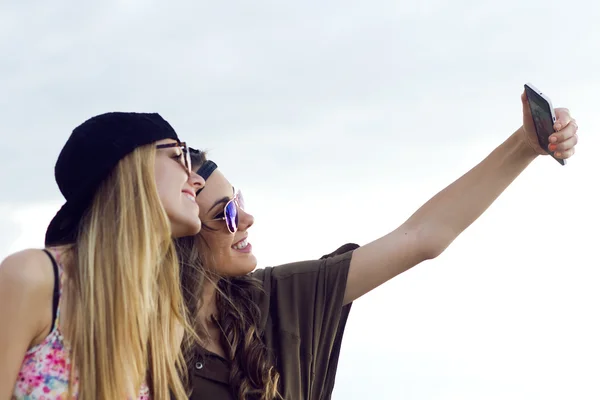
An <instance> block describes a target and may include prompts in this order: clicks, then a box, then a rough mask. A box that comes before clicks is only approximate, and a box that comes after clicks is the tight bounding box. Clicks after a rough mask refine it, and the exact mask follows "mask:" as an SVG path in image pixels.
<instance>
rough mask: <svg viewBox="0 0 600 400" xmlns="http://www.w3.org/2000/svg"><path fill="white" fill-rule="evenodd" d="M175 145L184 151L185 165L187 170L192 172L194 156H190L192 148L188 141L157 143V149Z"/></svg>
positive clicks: (189, 172) (189, 173)
mask: <svg viewBox="0 0 600 400" xmlns="http://www.w3.org/2000/svg"><path fill="white" fill-rule="evenodd" d="M173 147H179V148H180V149H181V152H182V153H183V166H184V167H185V170H186V171H187V173H188V175H191V174H192V158H191V156H190V149H189V148H188V146H187V143H186V142H173V143H165V144H157V145H156V148H157V149H170V148H173Z"/></svg>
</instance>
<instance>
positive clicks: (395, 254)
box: [344, 95, 577, 304]
mask: <svg viewBox="0 0 600 400" xmlns="http://www.w3.org/2000/svg"><path fill="white" fill-rule="evenodd" d="M521 100H522V102H523V126H522V127H521V128H519V129H518V130H517V131H516V132H515V133H513V134H512V135H511V136H510V137H509V138H508V139H507V140H506V141H505V142H504V143H502V144H501V145H500V146H498V147H497V148H496V149H495V150H494V151H493V152H492V153H491V154H490V155H488V156H487V157H486V158H485V159H484V160H483V161H481V162H480V163H479V164H478V165H476V166H475V167H474V168H473V169H471V170H470V171H469V172H467V173H466V174H465V175H463V176H462V177H461V178H459V179H458V180H456V181H455V182H454V183H452V184H451V185H450V186H448V187H446V188H445V189H444V190H442V191H441V192H439V193H438V194H437V195H435V196H434V197H433V198H431V199H430V200H429V201H428V202H427V203H425V204H424V205H423V206H421V208H419V209H418V210H417V211H416V212H415V213H414V214H413V215H412V216H411V217H410V218H409V219H408V220H407V221H406V222H404V223H403V224H402V225H401V226H400V227H398V228H397V229H396V230H394V231H392V232H390V233H389V234H387V235H385V236H383V237H382V238H380V239H377V240H375V241H374V242H371V243H369V244H367V245H365V246H363V247H361V248H359V249H356V250H355V251H354V254H353V256H352V261H351V262H350V270H349V272H348V281H347V284H346V292H345V296H344V304H348V303H350V302H352V301H354V300H355V299H357V298H359V297H360V296H362V295H363V294H365V293H367V292H369V291H371V290H372V289H374V288H376V287H377V286H379V285H381V284H382V283H384V282H386V281H388V280H389V279H391V278H393V277H395V276H396V275H398V274H400V273H402V272H404V271H406V270H408V269H409V268H411V267H414V266H415V265H417V264H419V263H421V262H422V261H425V260H428V259H432V258H435V257H437V256H438V255H440V254H441V253H442V252H443V251H444V250H445V249H446V248H447V247H448V246H449V245H450V243H452V242H453V241H454V239H456V238H457V237H458V235H460V234H461V233H462V232H463V231H464V230H465V229H466V228H467V227H468V226H469V225H471V224H472V223H473V222H474V221H475V220H476V219H477V218H479V216H480V215H481V214H482V213H483V212H484V211H485V210H486V209H487V208H488V207H489V206H490V205H491V204H492V203H493V202H494V200H496V199H497V198H498V196H500V194H501V193H502V192H503V191H504V189H506V188H507V187H508V186H509V185H510V184H511V183H512V182H513V181H514V180H515V178H516V177H517V176H519V174H521V172H523V171H524V170H525V168H526V167H527V166H528V165H529V164H530V163H531V162H532V161H533V160H534V159H535V158H536V157H537V156H538V155H539V154H545V152H544V151H543V150H542V149H541V148H540V147H539V144H538V143H537V137H536V135H535V128H534V127H533V122H532V120H531V114H530V113H529V107H528V105H527V100H526V98H525V97H524V95H523V96H521ZM556 117H557V122H556V124H555V129H556V130H557V132H556V133H554V134H553V135H552V136H554V137H556V139H554V138H552V137H551V138H550V142H551V143H552V144H551V145H550V146H551V148H552V150H553V151H554V147H556V152H557V153H560V155H558V154H557V153H555V154H557V156H559V157H560V158H568V157H570V156H571V155H573V153H574V150H575V149H574V146H575V145H576V144H577V134H576V133H577V125H576V123H575V121H574V120H572V119H571V117H570V115H569V112H568V110H566V109H557V110H556Z"/></svg>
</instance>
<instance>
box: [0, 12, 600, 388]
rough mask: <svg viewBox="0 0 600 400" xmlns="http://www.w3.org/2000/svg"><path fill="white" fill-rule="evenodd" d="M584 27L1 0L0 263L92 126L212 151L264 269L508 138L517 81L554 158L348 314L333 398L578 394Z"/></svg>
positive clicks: (588, 283)
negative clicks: (234, 191) (162, 132)
mask: <svg viewBox="0 0 600 400" xmlns="http://www.w3.org/2000/svg"><path fill="white" fill-rule="evenodd" d="M100 4H101V5H100ZM599 20H600V5H599V3H598V2H592V1H591V0H588V1H587V2H586V1H580V0H575V1H569V2H558V1H542V0H533V1H517V0H507V1H503V2H497V1H490V0H483V1H465V0H462V1H441V0H439V1H435V0H434V1H432V0H424V1H420V2H416V1H414V2H413V1H406V0H405V1H399V0H396V1H391V0H389V1H388V0H371V1H355V0H345V1H341V0H336V1H322V2H316V1H303V2H298V1H295V2H292V1H277V2H275V1H268V0H255V1H252V2H243V1H236V0H233V1H225V2H214V1H213V2H208V1H206V0H200V1H172V2H170V3H168V5H167V2H162V3H158V2H153V1H114V0H113V1H104V2H101V3H97V4H93V5H92V4H87V3H84V2H77V3H76V2H74V1H71V2H67V1H59V0H56V1H52V2H42V1H29V0H22V1H19V2H16V1H15V2H8V1H4V2H2V3H0V50H1V54H2V61H1V62H0V93H1V95H0V133H1V140H2V146H1V149H2V154H3V156H2V157H1V158H0V183H1V188H2V192H1V196H0V226H1V229H0V258H4V257H5V256H6V255H8V254H9V253H10V252H12V251H16V250H20V249H23V248H27V247H40V246H42V245H43V235H44V232H45V228H46V226H47V224H48V222H49V220H50V219H51V217H52V216H53V215H54V213H55V212H56V210H57V209H58V207H59V206H60V204H61V203H62V198H61V196H60V193H59V191H58V189H57V187H56V184H55V182H54V177H53V167H54V162H55V160H56V157H57V155H58V152H59V151H60V148H61V147H62V145H63V144H64V142H65V140H66V139H67V137H68V135H69V133H70V131H71V130H72V129H73V128H74V127H75V126H76V125H78V124H79V123H81V122H82V121H83V120H85V119H87V118H89V117H91V116H92V115H95V114H99V113H103V112H107V111H115V110H119V111H146V112H159V113H160V114H161V115H163V117H165V118H166V119H167V120H168V121H169V122H171V124H172V125H173V126H174V127H175V129H176V130H177V131H178V133H179V135H180V136H181V137H182V138H183V139H184V140H186V141H187V142H188V143H191V144H193V145H194V146H195V147H200V148H204V149H208V150H210V151H211V158H213V159H214V160H215V161H216V162H217V163H218V164H219V165H220V167H221V169H222V170H223V172H224V173H225V174H226V175H227V176H228V177H229V178H230V180H231V181H232V182H233V183H234V184H235V185H236V186H237V187H240V188H242V189H243V191H244V194H245V197H246V200H247V202H248V206H249V208H250V211H252V212H253V213H254V215H255V217H256V223H255V225H254V227H253V228H252V230H251V235H250V238H251V241H252V242H253V246H254V249H255V252H256V254H257V256H258V258H259V264H260V266H266V265H277V264H281V263H285V262H289V261H297V260H301V259H308V258H315V257H319V256H321V255H322V254H325V253H328V252H330V251H332V250H334V249H335V248H337V247H338V246H339V245H341V244H343V243H346V242H350V241H351V242H356V243H359V244H364V243H366V242H368V241H370V240H373V239H375V238H377V237H379V236H380V235H383V234H385V233H387V232H388V231H390V230H392V229H393V228H395V227H396V226H398V225H399V224H400V223H402V222H403V221H404V220H405V219H406V218H407V217H408V216H409V215H410V214H411V213H412V212H413V211H414V210H415V209H416V208H417V207H418V206H419V205H420V204H422V203H423V202H424V201H426V200H427V199H428V198H429V197H430V196H431V195H433V194H435V193H436V192H437V191H438V190H439V189H441V188H443V187H444V186H445V185H446V184H448V183H450V182H451V181H452V180H454V179H455V178H457V177H458V176H460V175H461V174H462V173H464V172H465V171H466V170H467V169H469V168H470V167H471V166H472V165H474V164H475V163H476V162H478V161H479V160H480V159H481V158H483V157H484V156H485V155H487V153H488V152H489V151H491V150H492V149H493V148H494V147H495V146H496V145H498V144H500V143H501V141H502V140H504V139H505V138H506V137H507V136H508V135H509V134H510V133H512V132H513V131H514V130H515V129H516V128H517V127H518V126H519V125H520V123H521V114H520V112H521V105H520V100H519V95H520V94H521V91H522V88H523V83H525V82H528V81H530V82H532V83H533V84H534V85H536V86H538V87H539V88H541V89H543V91H544V92H546V93H547V94H548V95H549V96H550V97H551V98H552V100H553V101H554V103H555V105H556V106H566V107H569V108H570V109H571V110H572V114H573V116H574V117H575V118H577V120H578V124H579V126H580V132H579V133H580V145H579V147H578V152H577V155H576V157H575V158H573V159H572V160H571V161H570V162H569V164H568V165H567V166H566V167H561V166H560V165H559V164H558V163H556V162H555V161H553V160H551V159H549V158H544V159H539V160H537V161H536V162H535V163H534V164H533V165H532V166H531V167H530V168H529V169H528V170H527V171H526V172H525V173H524V174H523V175H522V176H521V177H520V178H519V179H518V180H517V182H516V183H515V184H514V185H513V186H511V187H510V188H509V189H508V190H507V191H506V192H505V193H504V195H503V196H502V197H501V198H500V199H499V200H498V202H497V203H496V204H495V205H494V206H492V207H491V208H490V210H489V211H488V212H487V213H486V214H485V215H484V216H483V217H482V218H481V219H480V220H479V221H477V222H476V223H475V224H474V225H473V226H472V227H471V228H470V229H469V230H468V231H467V232H465V233H464V234H463V235H462V236H461V237H460V238H459V239H458V240H457V241H456V242H455V243H454V244H453V245H452V246H451V247H450V248H449V249H448V250H447V251H446V252H445V253H444V254H443V255H442V256H440V257H439V258H438V259H436V260H433V261H430V262H427V263H425V264H424V265H421V266H419V267H417V268H415V269H413V270H411V271H409V272H407V273H405V274H403V275H401V276H400V277H398V278H396V279H394V280H393V281H391V282H389V283H388V284H385V285H384V286H383V287H381V288H380V289H378V290H376V291H374V292H372V293H370V294H368V295H367V296H365V297H364V298H362V299H360V300H359V301H357V302H356V303H355V304H354V306H353V311H352V313H351V315H350V320H349V323H348V326H347V330H346V335H345V340H344V344H343V348H342V356H341V360H340V364H339V371H338V376H337V382H336V388H335V391H334V399H335V400H343V399H403V400H480V399H486V400H487V399H489V400H496V399H503V400H504V399H511V400H521V399H527V400H531V399H544V400H551V399H560V400H564V399H578V400H583V399H598V398H600V383H599V376H600V344H599V343H600V324H599V323H598V306H599V305H600V291H599V290H598V287H600V272H599V269H600V261H599V259H598V246H599V245H600V233H599V228H598V227H599V224H600V213H599V210H598V208H599V207H600V195H599V193H598V189H599V186H600V185H599V182H600V178H599V176H600V174H599V172H600V166H599V161H598V155H597V154H598V150H599V149H600V140H599V139H598V132H599V130H600V123H599V122H598V115H599V111H598V93H600V75H599V71H600V28H598V21H599Z"/></svg>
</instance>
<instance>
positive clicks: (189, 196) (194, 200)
mask: <svg viewBox="0 0 600 400" xmlns="http://www.w3.org/2000/svg"><path fill="white" fill-rule="evenodd" d="M185 197H187V198H188V199H190V200H191V201H193V202H194V203H195V202H196V198H195V197H194V196H192V195H191V194H189V193H186V194H185Z"/></svg>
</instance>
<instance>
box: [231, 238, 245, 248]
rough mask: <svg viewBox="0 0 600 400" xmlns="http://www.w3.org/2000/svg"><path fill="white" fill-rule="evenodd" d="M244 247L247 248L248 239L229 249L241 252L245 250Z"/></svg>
mask: <svg viewBox="0 0 600 400" xmlns="http://www.w3.org/2000/svg"><path fill="white" fill-rule="evenodd" d="M246 246H248V239H244V240H242V241H241V242H239V243H237V244H234V245H233V246H231V247H233V248H234V249H236V250H242V249H244V248H246Z"/></svg>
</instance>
